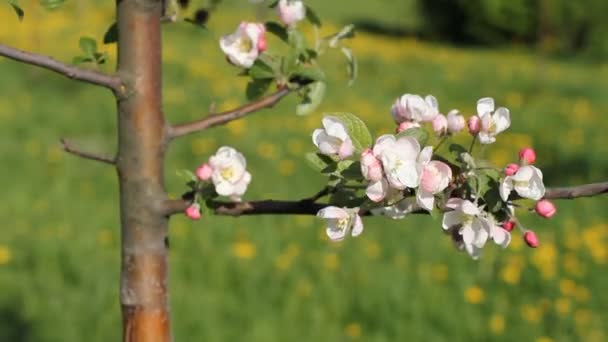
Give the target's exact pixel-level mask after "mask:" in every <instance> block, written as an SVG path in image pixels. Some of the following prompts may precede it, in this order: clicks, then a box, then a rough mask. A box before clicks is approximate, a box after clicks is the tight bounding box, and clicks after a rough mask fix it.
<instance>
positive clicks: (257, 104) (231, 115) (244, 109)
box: [169, 88, 294, 138]
mask: <svg viewBox="0 0 608 342" xmlns="http://www.w3.org/2000/svg"><path fill="white" fill-rule="evenodd" d="M293 90H294V89H288V88H283V89H281V90H279V91H277V92H275V93H273V94H270V95H268V96H265V97H263V98H261V99H259V100H257V101H254V102H251V103H248V104H246V105H244V106H241V107H238V108H236V109H232V110H228V111H225V112H222V113H217V114H211V115H208V116H206V117H205V118H202V119H200V120H195V121H192V122H186V123H182V124H178V125H174V126H173V127H171V130H170V134H169V136H170V137H171V138H176V137H181V136H184V135H187V134H192V133H196V132H200V131H203V130H205V129H207V128H210V127H213V126H219V125H224V124H227V123H229V122H230V121H233V120H237V119H240V118H242V117H244V116H246V115H248V114H253V113H255V112H257V111H259V110H261V109H265V108H270V107H272V106H274V105H275V104H276V103H278V102H279V101H280V100H281V99H282V98H283V97H285V96H287V95H288V94H289V93H290V92H292V91H293Z"/></svg>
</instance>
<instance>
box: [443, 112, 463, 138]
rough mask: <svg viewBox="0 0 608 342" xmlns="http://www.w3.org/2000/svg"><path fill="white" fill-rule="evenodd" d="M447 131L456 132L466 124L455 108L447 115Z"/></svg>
mask: <svg viewBox="0 0 608 342" xmlns="http://www.w3.org/2000/svg"><path fill="white" fill-rule="evenodd" d="M447 121H448V132H450V134H456V133H458V132H460V131H462V130H463V129H464V127H465V126H466V125H467V124H466V121H465V120H464V116H462V115H461V114H460V112H459V111H458V110H457V109H452V110H451V111H450V112H449V113H448V115H447Z"/></svg>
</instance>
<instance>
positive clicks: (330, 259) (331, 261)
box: [323, 253, 340, 271]
mask: <svg viewBox="0 0 608 342" xmlns="http://www.w3.org/2000/svg"><path fill="white" fill-rule="evenodd" d="M323 266H325V268H326V269H328V270H330V271H335V270H337V269H338V267H339V266H340V259H339V258H338V255H337V254H335V253H330V254H326V255H325V257H324V258H323Z"/></svg>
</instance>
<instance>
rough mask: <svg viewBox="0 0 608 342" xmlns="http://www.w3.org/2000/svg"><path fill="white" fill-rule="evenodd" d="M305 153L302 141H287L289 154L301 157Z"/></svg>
mask: <svg viewBox="0 0 608 342" xmlns="http://www.w3.org/2000/svg"><path fill="white" fill-rule="evenodd" d="M303 151H304V145H303V144H302V141H300V140H296V139H289V140H288V141H287V152H288V153H289V154H292V155H295V156H300V155H301V154H302V152H303Z"/></svg>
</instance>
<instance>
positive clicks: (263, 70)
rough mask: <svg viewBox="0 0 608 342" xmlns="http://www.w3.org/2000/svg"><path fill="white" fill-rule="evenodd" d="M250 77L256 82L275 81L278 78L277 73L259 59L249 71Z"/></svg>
mask: <svg viewBox="0 0 608 342" xmlns="http://www.w3.org/2000/svg"><path fill="white" fill-rule="evenodd" d="M249 76H251V78H253V79H254V80H258V79H274V78H275V77H276V73H275V71H274V70H273V69H272V67H271V66H270V65H268V63H266V62H264V61H263V60H262V59H260V58H258V59H256V61H255V63H253V65H252V66H251V68H250V69H249Z"/></svg>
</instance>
